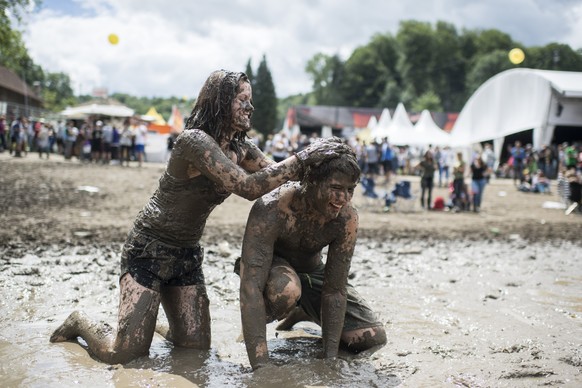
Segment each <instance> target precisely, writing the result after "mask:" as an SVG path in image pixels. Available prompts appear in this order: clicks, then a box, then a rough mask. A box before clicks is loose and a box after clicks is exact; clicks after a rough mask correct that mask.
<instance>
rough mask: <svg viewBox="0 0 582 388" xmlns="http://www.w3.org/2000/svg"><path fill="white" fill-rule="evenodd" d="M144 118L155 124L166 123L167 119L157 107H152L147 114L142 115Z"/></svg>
mask: <svg viewBox="0 0 582 388" xmlns="http://www.w3.org/2000/svg"><path fill="white" fill-rule="evenodd" d="M141 118H142V120H145V121H147V122H150V123H152V124H155V125H166V120H164V117H163V116H162V115H161V114H159V113H158V111H157V110H156V108H155V107H153V106H152V107H150V109H149V110H148V111H147V113H146V114H145V115H142V116H141Z"/></svg>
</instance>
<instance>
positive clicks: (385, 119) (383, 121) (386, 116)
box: [371, 108, 392, 139]
mask: <svg viewBox="0 0 582 388" xmlns="http://www.w3.org/2000/svg"><path fill="white" fill-rule="evenodd" d="M391 122H392V118H391V117H390V111H389V110H388V108H384V109H382V113H381V114H380V120H378V124H377V125H376V126H375V127H374V128H373V129H372V133H371V137H372V139H382V138H385V137H386V136H388V128H389V127H390V123H391Z"/></svg>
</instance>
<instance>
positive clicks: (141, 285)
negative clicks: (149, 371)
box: [50, 70, 343, 364]
mask: <svg viewBox="0 0 582 388" xmlns="http://www.w3.org/2000/svg"><path fill="white" fill-rule="evenodd" d="M253 110H254V108H253V106H252V90H251V85H250V83H249V80H248V78H247V76H246V75H245V74H244V73H240V72H230V71H225V70H218V71H215V72H213V73H212V74H210V76H209V77H208V79H207V80H206V82H205V83H204V85H203V87H202V89H201V91H200V94H199V95H198V98H197V100H196V104H195V106H194V108H193V110H192V113H191V115H190V117H189V118H188V120H187V122H186V130H184V131H183V132H182V134H180V136H179V137H178V138H177V139H176V143H175V145H174V148H173V150H172V153H171V155H170V159H169V160H168V163H167V166H166V170H165V171H164V173H163V175H162V177H161V178H160V180H159V186H158V188H157V190H156V191H155V193H154V194H153V195H152V197H151V198H150V200H149V202H148V203H147V204H146V206H145V207H144V208H143V209H142V211H141V212H140V213H139V214H138V216H137V218H136V220H135V222H134V224H133V228H132V230H131V231H130V232H129V234H128V237H127V239H126V242H125V244H124V247H123V251H122V256H121V275H120V281H119V284H120V302H119V312H118V314H119V315H118V322H117V332H116V333H113V332H112V330H111V329H110V327H109V326H108V325H107V324H105V323H94V322H92V321H91V320H90V319H89V317H87V316H86V315H85V314H83V313H81V312H73V313H72V314H71V315H70V316H69V317H68V318H67V319H66V320H65V322H64V323H63V324H62V325H61V326H60V327H59V328H57V329H56V330H55V332H54V333H53V334H52V336H51V338H50V341H51V342H62V341H68V340H76V339H77V337H81V338H83V340H85V342H86V343H87V346H88V351H89V352H90V353H91V354H93V355H94V356H95V357H97V358H98V359H99V360H101V361H103V362H106V363H111V364H114V363H126V362H128V361H130V360H132V359H134V358H137V357H140V356H143V355H147V354H148V352H149V348H150V345H151V342H152V338H153V335H154V331H155V327H156V320H157V315H158V310H159V306H160V303H161V305H162V306H163V308H164V311H165V313H166V316H167V318H168V323H169V326H168V328H167V330H162V332H161V333H160V334H162V335H163V336H164V337H165V338H166V339H167V340H169V341H170V342H172V343H173V344H174V345H175V346H182V347H190V348H195V349H203V350H204V349H209V348H210V340H211V335H210V312H209V300H208V296H207V293H206V287H205V283H204V274H203V273H202V260H203V256H204V251H203V248H202V247H201V246H200V244H199V241H200V238H201V236H202V233H203V231H204V226H205V224H206V220H207V219H208V216H209V215H210V213H211V211H212V210H213V209H214V208H215V207H216V206H217V205H219V204H221V203H222V202H223V201H224V200H225V199H226V198H227V197H228V196H229V195H230V194H232V193H234V194H236V195H239V196H241V197H243V198H246V199H249V200H254V199H257V198H259V197H260V196H261V195H263V194H265V193H268V192H269V191H271V190H273V189H275V188H276V187H278V186H280V185H282V184H283V183H285V182H287V181H289V180H297V179H300V178H301V176H302V174H303V172H304V170H305V169H306V168H309V166H311V165H313V164H317V163H321V162H322V161H324V160H326V159H327V158H330V157H333V156H334V155H335V154H336V152H343V148H342V145H341V142H339V141H338V140H337V139H332V140H330V141H323V140H321V141H318V142H316V143H314V144H313V145H312V146H310V147H308V148H307V149H305V150H303V151H301V152H299V153H297V154H296V155H294V156H291V157H289V158H287V159H285V160H283V161H281V162H279V163H275V162H274V161H272V160H270V159H268V158H267V157H266V156H265V155H264V154H263V153H262V152H261V151H260V150H259V148H258V147H257V146H255V145H254V144H253V143H252V142H251V141H248V140H247V132H248V131H249V130H250V129H251V114H252V112H253Z"/></svg>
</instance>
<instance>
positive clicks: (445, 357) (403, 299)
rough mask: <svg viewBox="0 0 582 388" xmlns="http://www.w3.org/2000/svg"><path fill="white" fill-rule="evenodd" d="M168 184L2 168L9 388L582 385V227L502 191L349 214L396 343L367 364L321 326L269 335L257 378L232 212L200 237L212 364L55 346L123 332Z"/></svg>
mask: <svg viewBox="0 0 582 388" xmlns="http://www.w3.org/2000/svg"><path fill="white" fill-rule="evenodd" d="M162 171H163V166H161V165H147V166H145V167H143V168H142V169H138V168H137V167H130V168H122V167H119V166H95V165H92V166H83V165H81V164H78V163H76V162H75V161H73V162H71V163H65V162H63V161H59V160H55V161H49V162H46V161H42V162H41V161H38V160H36V155H29V157H28V158H27V159H25V160H15V159H11V158H9V157H8V156H7V155H5V154H0V194H1V198H2V201H1V204H0V225H1V228H0V305H1V311H2V314H1V316H0V385H1V386H7V387H11V386H39V387H40V386H43V387H53V386H54V387H56V386H59V387H60V386H73V385H79V386H88V385H92V386H103V387H127V386H138V387H145V386H162V387H164V386H165V387H192V386H201V387H223V386H233V387H304V386H329V387H390V386H406V387H418V386H469V387H531V386H557V387H577V386H580V384H581V383H582V350H581V349H582V265H581V263H582V253H581V244H580V241H579V236H580V230H582V229H581V226H582V217H581V216H578V215H570V216H565V215H564V213H563V210H556V209H544V208H543V207H542V204H543V202H545V201H558V198H557V196H555V195H552V196H543V197H540V196H538V195H535V194H529V195H528V194H524V193H518V192H516V191H515V189H514V188H513V186H512V184H511V182H506V181H500V182H493V183H492V184H491V185H489V186H488V187H487V188H486V192H485V199H484V204H483V211H482V213H481V214H465V213H462V214H449V213H444V212H428V213H427V212H422V211H420V209H419V208H418V207H416V206H414V204H412V203H406V204H402V205H401V206H400V208H399V209H394V210H393V211H392V212H390V213H384V212H382V207H381V204H379V203H377V202H374V201H371V200H368V199H365V198H362V197H361V196H357V198H355V199H354V201H355V202H356V204H358V206H359V208H360V220H361V223H360V224H361V228H360V236H361V237H360V239H359V240H358V244H357V247H356V252H355V256H354V258H353V261H352V268H351V275H350V282H351V283H352V284H353V285H354V286H355V287H356V289H357V290H358V291H359V292H360V293H361V294H362V296H363V297H364V298H365V299H366V300H367V301H368V302H369V304H370V305H371V306H372V307H373V308H374V310H375V311H376V312H377V313H378V316H379V319H380V320H381V321H382V322H384V323H385V325H386V330H387V334H388V344H387V345H386V346H385V347H384V348H382V349H380V350H379V351H378V352H376V353H374V354H372V355H356V356H354V355H351V354H347V353H341V356H340V358H339V359H338V360H321V359H319V358H318V355H319V351H320V349H321V341H320V338H319V335H320V330H319V327H317V326H315V325H313V324H307V323H305V324H303V323H302V324H299V325H297V326H295V328H294V330H292V331H290V332H276V331H275V329H274V327H275V324H271V325H269V326H268V346H269V350H270V353H271V358H272V359H273V360H274V364H275V366H272V367H268V368H265V369H263V370H259V371H257V372H255V373H252V372H251V370H250V366H249V363H248V360H247V356H246V351H245V347H244V344H243V343H242V342H240V335H241V326H240V312H239V306H238V280H239V278H238V276H237V275H235V274H234V273H233V271H232V265H233V263H234V261H235V259H236V257H237V256H238V254H239V252H240V239H241V237H242V233H243V229H244V222H245V220H246V215H247V214H248V210H249V208H250V202H248V201H246V200H243V199H240V198H235V197H231V198H229V199H228V200H227V201H226V202H225V203H224V204H223V205H222V206H221V207H219V208H218V209H217V210H216V211H215V213H214V214H213V215H212V216H211V218H210V220H209V221H208V227H207V229H206V232H205V234H204V237H203V243H204V245H205V250H206V257H205V262H204V272H205V275H206V281H207V285H208V294H209V298H210V302H211V306H210V307H211V317H212V347H211V350H210V351H208V352H198V351H193V350H187V349H180V348H173V347H172V346H171V345H170V344H169V343H167V342H166V341H165V340H163V339H162V338H161V337H159V336H158V335H156V336H155V337H154V341H153V344H152V347H151V350H150V354H149V356H148V357H143V358H140V359H138V360H135V361H133V362H131V363H129V364H126V365H114V366H109V365H105V364H102V363H99V362H97V361H95V360H93V359H92V358H91V356H90V355H89V354H88V353H87V352H86V351H85V350H84V349H83V347H82V345H83V344H82V343H81V344H78V343H73V342H68V343H62V344H51V343H49V341H48V338H49V336H50V334H51V333H52V331H53V330H54V329H55V328H56V327H57V326H58V325H59V324H60V323H61V322H62V321H63V320H64V319H65V318H66V317H67V316H68V315H69V313H70V312H72V311H73V310H82V311H84V312H86V313H87V314H88V315H90V316H91V317H93V318H94V319H96V320H104V321H106V322H109V323H110V324H112V325H115V322H116V313H117V303H118V297H119V287H118V271H119V258H120V252H121V244H122V242H123V239H124V237H125V234H126V233H127V231H128V230H129V227H130V226H131V223H132V222H133V218H134V217H135V214H136V213H137V211H139V209H140V208H141V206H143V205H144V204H145V201H146V200H147V198H148V197H149V195H150V194H151V192H152V191H153V189H154V188H155V186H156V184H157V180H158V178H159V176H160V175H161V172H162ZM410 179H411V180H413V187H414V185H416V186H418V184H417V182H416V181H414V178H410ZM503 192H504V193H505V195H500V193H503ZM437 195H439V194H438V192H437ZM160 319H164V317H163V314H160Z"/></svg>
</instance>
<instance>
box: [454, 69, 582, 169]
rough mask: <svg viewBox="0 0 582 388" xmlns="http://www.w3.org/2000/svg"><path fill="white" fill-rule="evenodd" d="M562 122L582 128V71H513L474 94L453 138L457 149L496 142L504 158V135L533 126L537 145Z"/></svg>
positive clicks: (548, 141) (549, 138) (545, 141)
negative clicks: (480, 143)
mask: <svg viewBox="0 0 582 388" xmlns="http://www.w3.org/2000/svg"><path fill="white" fill-rule="evenodd" d="M557 126H560V127H577V128H576V131H578V130H580V129H581V128H582V72H568V71H553V70H533V69H523V68H520V69H511V70H506V71H504V72H501V73H499V74H497V75H495V76H493V77H492V78H490V79H489V80H487V81H486V82H485V83H484V84H483V85H481V86H480V87H479V88H478V89H477V90H476V91H475V93H473V95H472V96H471V97H470V98H469V100H468V101H467V103H466V104H465V106H464V107H463V109H462V110H461V113H460V114H459V117H458V119H457V121H456V122H455V125H454V126H453V129H452V131H451V135H452V139H451V140H452V145H453V146H455V147H470V146H471V145H473V144H475V143H479V142H483V141H491V140H493V143H494V150H495V153H496V154H497V160H499V156H500V154H501V148H502V146H503V141H504V138H505V136H509V135H512V134H515V133H519V132H523V131H527V130H532V129H533V136H532V139H533V146H534V148H536V149H537V148H540V147H541V146H542V145H545V144H551V142H552V139H553V137H554V130H555V128H556V127H557ZM576 135H578V133H576ZM579 138H582V131H579Z"/></svg>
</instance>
